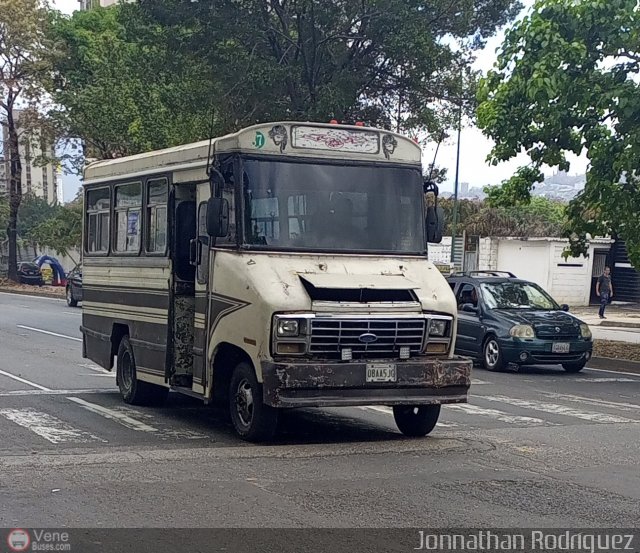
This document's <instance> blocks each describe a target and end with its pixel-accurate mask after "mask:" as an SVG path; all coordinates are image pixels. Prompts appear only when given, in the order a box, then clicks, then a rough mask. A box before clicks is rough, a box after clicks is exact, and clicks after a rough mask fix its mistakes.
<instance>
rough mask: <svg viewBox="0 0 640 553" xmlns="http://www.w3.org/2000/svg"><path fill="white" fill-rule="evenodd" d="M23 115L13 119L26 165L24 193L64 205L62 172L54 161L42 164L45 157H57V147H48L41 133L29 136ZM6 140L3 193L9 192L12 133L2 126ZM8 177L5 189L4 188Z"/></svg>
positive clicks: (23, 162) (0, 178)
mask: <svg viewBox="0 0 640 553" xmlns="http://www.w3.org/2000/svg"><path fill="white" fill-rule="evenodd" d="M21 115H22V112H21V111H20V110H15V111H14V114H13V118H14V120H15V121H16V123H17V127H18V135H19V140H20V146H19V151H20V161H21V163H22V193H23V194H33V195H35V196H37V197H38V198H44V199H45V200H47V202H48V203H50V204H55V203H62V186H61V172H60V169H59V167H58V165H57V163H54V162H48V163H46V164H44V165H42V164H41V163H42V159H43V158H50V159H53V158H55V152H54V145H53V144H48V143H47V142H46V141H45V140H44V139H42V138H41V137H40V136H39V134H38V133H37V131H33V132H31V133H30V134H27V131H26V130H25V129H24V128H22V127H21V125H20V117H21ZM2 140H3V144H4V163H2V166H3V169H2V170H0V193H5V194H6V193H7V192H8V190H9V179H10V167H9V130H8V128H7V126H6V125H3V126H2ZM3 174H4V183H5V184H4V187H3V186H2V183H3V179H2V175H3Z"/></svg>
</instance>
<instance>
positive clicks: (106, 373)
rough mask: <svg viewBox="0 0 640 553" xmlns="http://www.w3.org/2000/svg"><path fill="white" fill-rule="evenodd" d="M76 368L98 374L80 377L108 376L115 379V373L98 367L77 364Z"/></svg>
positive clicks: (89, 364) (88, 364)
mask: <svg viewBox="0 0 640 553" xmlns="http://www.w3.org/2000/svg"><path fill="white" fill-rule="evenodd" d="M78 367H82V368H83V369H89V370H90V371H93V372H96V373H98V374H93V375H86V374H84V375H82V376H110V377H111V378H115V377H116V371H107V370H106V369H103V368H102V367H99V366H98V365H92V364H91V363H79V364H78Z"/></svg>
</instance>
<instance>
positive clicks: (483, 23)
mask: <svg viewBox="0 0 640 553" xmlns="http://www.w3.org/2000/svg"><path fill="white" fill-rule="evenodd" d="M519 7H520V5H519V3H518V1H517V0H466V1H465V2H463V3H451V2H449V0H436V1H429V2H427V1H425V0H384V1H382V0H373V1H372V2H366V3H365V2H362V3H361V2H353V1H345V0H340V1H337V2H322V3H319V2H317V1H315V0H298V1H296V2H285V1H283V0H278V1H277V2H272V1H270V0H247V1H243V2H236V1H230V0H208V1H206V2H202V1H200V2H193V1H190V0H153V1H152V0H141V1H140V2H138V3H126V2H125V3H121V4H119V5H117V6H112V7H110V8H107V9H102V8H97V9H94V10H90V11H84V12H76V13H75V14H74V15H73V16H71V17H67V16H63V15H60V14H57V15H55V16H54V17H53V18H52V23H51V33H50V34H51V37H52V39H53V40H54V41H55V43H56V44H57V49H58V50H59V51H60V52H61V54H57V55H56V56H55V63H54V65H55V67H54V71H53V75H52V78H51V80H50V82H49V83H48V85H47V89H48V91H49V93H50V94H51V96H52V98H53V100H54V102H55V103H56V104H57V105H59V106H60V108H59V109H56V110H53V111H52V113H51V116H52V118H53V120H54V121H55V122H56V124H57V127H58V129H59V132H60V133H61V134H63V135H64V136H67V137H70V138H71V137H79V138H81V139H82V140H83V141H84V142H85V144H86V148H87V152H86V153H87V155H88V156H89V157H99V158H110V157H113V156H121V155H127V154H132V153H138V152H142V151H147V150H150V149H157V148H162V147H167V146H172V145H176V144H180V143H186V142H191V141H195V140H198V139H204V138H208V137H209V134H210V130H211V131H212V132H213V133H214V134H222V133H225V132H229V131H232V130H236V129H238V128H240V127H243V126H246V125H249V124H252V123H255V122H261V121H269V120H283V119H284V120H319V121H328V120H329V119H331V118H334V117H335V118H338V119H339V120H341V121H347V122H355V121H357V120H362V121H366V122H368V123H370V124H375V125H380V126H384V127H390V126H393V127H394V128H396V127H397V128H402V129H403V130H409V129H412V130H429V131H433V132H436V131H439V129H441V128H448V127H449V126H450V125H451V124H452V122H453V120H454V118H455V112H456V109H457V108H456V105H457V104H458V103H459V102H460V101H462V102H464V103H465V109H467V110H468V111H469V112H471V103H472V99H473V98H474V96H475V95H474V90H475V81H476V75H475V74H474V73H473V72H472V71H471V70H470V66H471V62H472V59H473V51H474V50H475V49H477V48H478V47H480V46H482V44H483V43H484V41H485V39H486V38H488V37H489V36H491V35H492V34H493V33H494V32H495V30H496V29H497V28H498V27H500V26H502V25H504V24H505V23H506V22H507V21H509V20H510V19H511V18H512V17H513V16H514V15H515V14H516V13H517V11H518V9H519ZM211 108H213V113H214V114H215V115H214V117H213V118H211V111H212V110H211ZM398 113H401V116H400V118H401V121H398V120H397V119H398V115H397V114H398ZM211 119H212V121H211ZM211 123H213V128H212V129H211ZM80 154H81V152H75V153H71V154H70V156H69V157H72V158H74V160H75V161H77V162H79V161H80V158H81V155H80ZM77 169H78V170H80V169H81V166H80V164H79V163H78V165H77Z"/></svg>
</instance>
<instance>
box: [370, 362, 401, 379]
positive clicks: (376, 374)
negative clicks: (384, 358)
mask: <svg viewBox="0 0 640 553" xmlns="http://www.w3.org/2000/svg"><path fill="white" fill-rule="evenodd" d="M396 380H397V375H396V366H395V365H389V364H370V365H367V382H395V381H396Z"/></svg>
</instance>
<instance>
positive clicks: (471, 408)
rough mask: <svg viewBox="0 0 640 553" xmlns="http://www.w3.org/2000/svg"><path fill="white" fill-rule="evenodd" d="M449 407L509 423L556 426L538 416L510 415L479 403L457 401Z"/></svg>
mask: <svg viewBox="0 0 640 553" xmlns="http://www.w3.org/2000/svg"><path fill="white" fill-rule="evenodd" d="M447 409H455V410H456V411H461V412H463V413H466V414H467V415H474V416H475V415H478V416H481V417H491V418H493V419H496V420H499V421H500V422H507V423H509V424H527V425H535V426H555V424H554V423H552V422H549V421H545V420H542V419H538V418H536V417H523V416H519V415H510V414H509V413H505V412H504V411H500V410H498V409H488V408H486V407H479V406H477V405H471V404H469V403H457V404H455V405H447Z"/></svg>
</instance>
